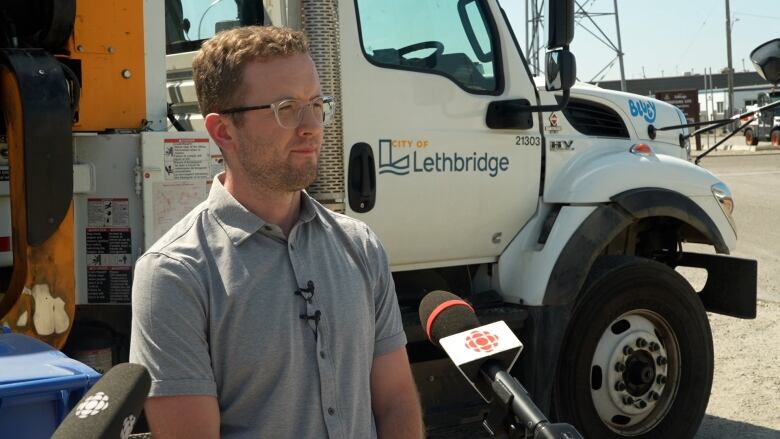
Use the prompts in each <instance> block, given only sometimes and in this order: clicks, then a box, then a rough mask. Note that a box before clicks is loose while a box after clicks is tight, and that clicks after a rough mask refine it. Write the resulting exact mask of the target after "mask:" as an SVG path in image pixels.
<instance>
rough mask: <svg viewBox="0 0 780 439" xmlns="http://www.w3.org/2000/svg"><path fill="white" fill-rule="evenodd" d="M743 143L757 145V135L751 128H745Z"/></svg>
mask: <svg viewBox="0 0 780 439" xmlns="http://www.w3.org/2000/svg"><path fill="white" fill-rule="evenodd" d="M745 145H750V146H756V145H758V137H756V136H755V135H754V134H753V130H751V129H750V128H748V129H746V130H745Z"/></svg>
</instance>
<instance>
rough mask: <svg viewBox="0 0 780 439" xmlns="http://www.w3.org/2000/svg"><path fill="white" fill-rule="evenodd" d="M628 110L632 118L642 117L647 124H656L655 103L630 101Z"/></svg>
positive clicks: (639, 100) (637, 100)
mask: <svg viewBox="0 0 780 439" xmlns="http://www.w3.org/2000/svg"><path fill="white" fill-rule="evenodd" d="M628 109H629V111H630V112H631V117H642V118H643V119H644V120H645V122H647V123H653V122H655V116H656V112H655V102H652V101H643V100H641V99H629V100H628Z"/></svg>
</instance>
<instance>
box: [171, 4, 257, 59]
mask: <svg viewBox="0 0 780 439" xmlns="http://www.w3.org/2000/svg"><path fill="white" fill-rule="evenodd" d="M250 24H263V8H262V4H261V3H260V2H257V1H254V0H165V42H166V49H167V50H166V52H167V53H168V54H171V53H179V52H188V51H192V50H198V49H199V48H200V45H201V43H202V42H203V41H205V40H207V39H209V38H211V37H213V36H214V35H215V34H216V33H217V32H219V31H223V30H227V29H232V28H234V27H238V26H246V25H250Z"/></svg>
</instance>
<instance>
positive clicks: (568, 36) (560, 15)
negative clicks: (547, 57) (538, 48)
mask: <svg viewBox="0 0 780 439" xmlns="http://www.w3.org/2000/svg"><path fill="white" fill-rule="evenodd" d="M549 14H550V23H549V29H550V31H549V33H548V34H547V48H548V49H555V48H558V47H564V48H568V47H569V44H570V43H571V40H572V39H574V0H550V9H549Z"/></svg>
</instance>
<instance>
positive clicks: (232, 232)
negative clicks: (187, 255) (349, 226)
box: [208, 173, 323, 245]
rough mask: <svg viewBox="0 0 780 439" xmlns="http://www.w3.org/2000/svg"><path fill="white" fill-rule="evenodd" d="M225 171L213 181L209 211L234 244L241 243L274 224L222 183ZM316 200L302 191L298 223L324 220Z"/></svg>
mask: <svg viewBox="0 0 780 439" xmlns="http://www.w3.org/2000/svg"><path fill="white" fill-rule="evenodd" d="M222 178H224V173H221V174H219V175H216V176H215V177H214V179H213V180H212V183H211V190H210V191H209V196H208V206H209V211H210V212H211V213H212V214H213V215H214V217H215V218H216V220H217V221H218V222H219V224H220V225H221V226H222V229H223V230H225V233H226V234H227V235H228V237H230V240H231V241H232V242H233V245H240V244H241V243H242V242H244V241H245V240H246V239H247V238H249V237H250V236H252V235H253V234H255V233H258V232H263V228H264V226H273V225H272V224H270V223H268V222H266V221H265V220H263V219H262V218H260V217H259V216H257V215H255V214H254V213H252V212H250V211H249V210H247V208H246V207H244V206H243V205H242V204H241V203H239V202H238V200H236V199H235V198H234V197H233V195H232V194H231V193H230V192H228V190H227V189H225V186H224V185H223V184H222ZM315 204H316V203H315V201H314V200H313V199H312V198H311V196H310V195H309V194H307V193H306V192H305V191H301V210H300V214H299V216H298V223H299V224H300V223H308V222H310V221H312V220H313V219H314V218H319V219H320V221H321V222H322V221H323V220H322V218H321V214H320V213H319V212H318V210H317V206H316V205H315Z"/></svg>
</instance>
